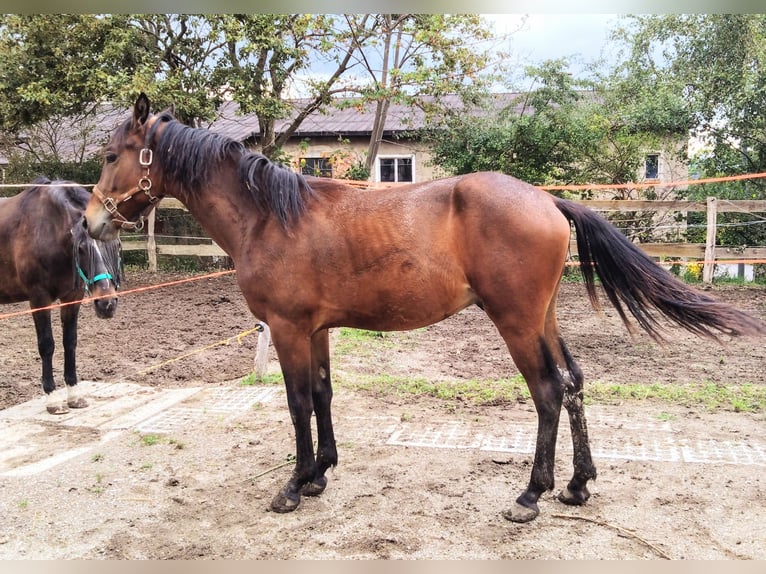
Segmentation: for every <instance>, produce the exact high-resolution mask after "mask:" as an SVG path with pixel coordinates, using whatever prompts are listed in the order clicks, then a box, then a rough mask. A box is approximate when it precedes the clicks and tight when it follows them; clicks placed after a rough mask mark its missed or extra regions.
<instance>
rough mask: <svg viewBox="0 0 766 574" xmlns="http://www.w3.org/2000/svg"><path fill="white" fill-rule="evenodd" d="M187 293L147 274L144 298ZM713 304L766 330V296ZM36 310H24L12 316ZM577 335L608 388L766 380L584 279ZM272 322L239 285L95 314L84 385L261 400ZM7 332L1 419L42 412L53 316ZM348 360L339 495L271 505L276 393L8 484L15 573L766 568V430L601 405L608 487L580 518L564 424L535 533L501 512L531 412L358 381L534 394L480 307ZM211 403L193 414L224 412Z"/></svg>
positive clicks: (281, 457) (333, 489)
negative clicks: (359, 567) (241, 565)
mask: <svg viewBox="0 0 766 574" xmlns="http://www.w3.org/2000/svg"><path fill="white" fill-rule="evenodd" d="M181 278H184V276H183V275H180V274H167V273H163V274H150V273H140V272H133V273H129V274H128V277H127V281H126V285H125V286H124V287H123V288H124V289H126V290H129V289H135V288H138V287H142V286H147V285H155V284H159V283H162V282H165V281H170V280H178V279H181ZM713 294H714V295H715V296H717V297H719V298H721V299H725V300H728V301H731V302H732V303H734V304H735V305H737V306H739V307H740V308H743V309H746V310H748V311H750V312H752V313H753V314H755V315H757V316H760V317H762V318H766V291H764V289H763V288H752V287H751V288H737V287H722V288H714V289H713ZM24 308H25V305H6V306H3V307H0V314H2V313H9V312H13V311H15V310H22V309H24ZM559 321H560V325H561V330H562V334H563V336H564V338H565V340H566V341H567V344H568V346H569V348H570V351H571V352H572V354H573V355H574V357H575V358H576V360H577V361H578V363H579V364H580V366H581V367H582V369H583V371H584V374H585V378H586V393H587V385H588V383H589V382H593V381H600V382H608V383H624V384H627V383H645V384H647V385H650V384H653V383H659V384H668V383H673V384H683V383H698V382H700V381H709V382H711V383H716V384H726V385H740V384H752V385H757V386H760V387H763V386H764V385H766V369H764V367H766V343H765V342H764V341H763V340H753V339H750V340H729V341H726V342H725V344H724V345H719V344H717V343H715V342H711V341H707V340H702V339H699V338H696V337H694V336H692V335H688V334H686V333H684V332H680V331H677V330H671V331H670V336H669V337H670V341H669V342H668V343H667V344H658V343H655V342H654V341H652V340H651V339H650V338H649V337H647V336H645V335H637V336H635V337H633V338H631V336H630V335H629V334H628V333H627V331H626V330H625V329H624V327H623V326H622V324H621V323H620V322H619V320H618V318H617V316H616V313H615V312H613V310H612V309H611V308H605V311H604V312H603V313H601V314H599V313H595V312H594V311H593V310H592V309H591V308H590V305H589V303H588V301H587V297H586V295H585V293H584V288H583V287H582V285H579V284H564V285H563V288H562V292H561V294H560V300H559ZM254 326H255V320H254V319H253V317H252V316H251V315H250V313H249V311H248V310H247V308H246V305H245V303H244V300H243V299H242V297H241V295H240V294H239V291H238V289H237V287H236V283H235V280H234V277H233V275H224V276H220V277H217V278H212V279H202V280H199V281H194V282H190V283H183V284H180V285H174V286H169V287H164V288H161V289H154V290H148V291H144V292H138V293H127V294H125V295H123V297H122V298H121V299H120V303H119V308H118V311H117V315H116V317H115V318H113V319H111V320H100V319H97V318H96V317H95V313H94V312H93V310H92V309H91V308H89V307H85V308H83V309H82V311H81V314H80V329H79V346H78V370H79V375H80V378H81V380H83V381H102V382H106V383H112V382H114V383H116V382H121V383H131V384H137V385H142V386H146V387H150V388H154V389H171V388H185V387H187V388H193V387H201V388H203V389H229V388H241V385H239V379H241V378H242V377H243V376H245V375H246V374H247V373H249V372H250V371H252V369H253V356H254V353H255V349H256V340H257V339H256V336H255V335H254V334H248V335H245V336H243V337H241V338H240V339H237V337H236V336H237V335H238V334H240V333H242V332H245V331H248V330H250V329H252V328H253V327H254ZM54 329H57V330H58V329H59V323H58V322H57V320H55V321H54ZM56 332H59V333H60V331H56ZM0 333H1V335H0V412H1V411H2V410H4V409H9V408H10V407H12V406H14V405H18V404H20V403H23V402H25V401H29V400H36V399H39V400H40V401H41V400H42V399H41V398H40V397H41V395H42V391H41V389H40V386H39V377H40V372H39V370H40V361H39V358H38V356H37V350H36V342H35V336H34V328H33V326H32V321H31V318H30V317H29V316H21V317H14V318H11V319H6V320H2V321H0ZM337 339H338V334H337V333H336V332H333V341H334V342H335V343H337ZM227 340H228V343H226V344H221V343H223V342H224V341H227ZM59 347H60V344H59ZM334 348H335V347H334ZM202 349H204V350H202ZM194 350H202V351H201V352H198V353H194V354H189V353H190V352H191V351H194ZM56 353H57V354H56V359H55V363H54V365H55V369H56V372H57V374H58V376H59V379H60V373H61V360H62V359H61V350H60V348H57V351H56ZM270 353H271V361H270V370H272V371H275V372H276V371H277V370H278V364H277V361H276V356H275V354H274V351H273V349H271V351H270ZM184 355H187V356H184ZM179 357H183V358H180V359H179ZM176 359H178V360H176ZM333 361H334V362H333V373H334V377H335V379H336V392H335V398H334V402H333V407H334V420H335V430H336V438H337V440H338V446H339V457H340V461H339V465H338V467H337V468H335V469H332V470H331V471H330V473H329V475H328V476H329V479H330V482H329V485H328V488H327V490H326V491H325V493H324V494H323V495H322V496H320V497H317V498H304V500H303V502H302V503H301V506H300V508H299V509H298V510H297V511H295V512H293V513H291V514H288V515H281V514H275V513H273V512H270V511H269V509H268V506H269V502H270V500H271V497H272V496H273V495H274V494H275V492H276V491H277V490H278V489H279V487H280V486H281V485H282V484H283V483H284V481H286V480H287V478H288V476H289V473H290V456H291V454H292V453H293V451H294V446H293V435H292V425H291V424H290V418H289V415H288V412H287V407H286V404H285V398H284V393H283V391H282V390H281V388H276V389H275V391H274V392H275V393H276V394H275V397H274V399H273V400H269V401H264V402H262V403H257V404H255V405H254V406H253V407H252V408H250V409H249V410H248V411H247V412H244V413H240V414H238V415H237V416H234V417H222V416H215V415H214V413H210V416H208V417H206V418H203V419H202V421H201V422H198V423H196V424H193V425H192V424H189V425H188V426H186V427H183V428H179V429H177V430H175V431H174V432H172V433H170V434H169V435H164V436H162V437H161V439H160V440H159V441H158V443H157V444H154V445H151V446H149V445H146V444H145V443H143V442H142V441H141V437H140V435H139V433H138V432H131V433H123V434H122V435H120V436H117V437H116V438H114V439H113V440H111V441H110V442H108V443H105V444H104V445H103V447H100V448H99V449H98V450H97V451H96V452H93V451H91V452H89V453H87V454H83V455H82V456H79V457H75V458H73V459H72V460H70V461H69V462H67V463H66V464H60V465H58V466H56V467H54V468H52V469H50V470H48V471H45V472H40V473H38V474H35V475H32V476H26V477H7V476H3V477H0V558H3V559H9V558H21V559H30V558H111V559H137V558H157V559H166V558H175V559H183V558H205V559H211V558H234V559H243V558H253V559H257V558H274V559H290V558H384V559H385V558H447V559H452V558H460V559H464V558H474V559H476V558H508V559H535V558H553V559H565V558H584V559H592V558H596V559H611V558H636V559H657V558H674V559H736V558H741V559H766V479H764V477H763V470H764V466H766V451H765V449H766V432H764V428H766V426H764V422H766V421H765V419H766V416H764V414H763V413H758V414H752V413H737V412H733V411H725V410H719V411H715V412H710V411H708V410H707V409H706V408H705V407H704V406H701V405H684V404H675V405H673V404H667V403H660V402H652V401H645V400H644V401H642V400H638V399H636V400H626V401H610V403H609V404H593V405H589V406H588V407H586V414H588V416H589V423H590V425H589V426H590V432H591V443H592V446H593V447H594V455H595V456H596V460H595V462H596V466H597V468H598V470H599V477H598V479H597V480H596V481H595V482H594V483H593V486H592V488H591V493H592V495H593V496H592V498H591V500H590V501H589V502H588V504H587V505H585V506H584V507H580V508H573V507H567V506H564V505H561V504H560V503H558V502H556V501H555V499H554V497H555V494H556V493H557V492H558V489H559V488H561V487H563V485H565V484H566V481H567V480H568V478H569V476H570V474H571V470H572V467H571V445H570V444H569V436H568V435H569V433H568V430H567V428H566V427H567V424H566V422H565V418H566V417H562V425H561V429H560V434H559V452H558V454H557V468H556V480H557V489H556V491H554V492H552V493H547V494H545V495H544V496H543V497H542V499H541V501H540V508H541V514H540V516H539V517H538V518H537V519H536V520H535V521H534V522H532V523H529V524H526V525H519V524H513V523H510V522H508V521H506V520H505V519H504V518H503V517H502V515H501V512H502V511H503V510H504V509H505V508H507V507H508V506H510V504H511V503H512V501H513V500H514V499H515V497H516V496H518V494H519V493H520V492H521V491H522V490H523V488H524V486H525V485H526V483H527V481H528V480H529V472H530V469H531V461H532V456H531V453H530V452H528V449H527V450H525V449H524V448H521V449H516V450H514V448H505V447H502V445H501V447H498V448H497V449H495V450H493V448H492V444H500V442H497V441H499V440H500V439H499V438H498V437H501V435H502V433H503V432H504V429H517V431H518V433H521V432H522V431H524V432H527V433H528V434H530V433H531V434H530V436H534V430H535V424H536V417H535V413H534V409H533V406H532V404H531V402H529V401H524V400H519V401H516V402H512V403H508V404H499V405H492V406H482V407H478V406H475V405H471V404H467V403H465V402H461V401H456V400H446V401H445V400H440V399H436V398H432V397H426V396H419V397H414V396H412V395H409V396H404V395H389V394H383V395H377V396H374V395H373V394H371V393H369V392H366V391H362V390H357V389H353V388H352V387H351V386H350V385H349V384H345V381H351V380H354V378H355V377H359V376H362V375H369V374H386V373H388V374H392V375H404V376H412V377H421V378H426V379H429V380H432V381H452V380H471V379H498V378H501V377H513V376H514V375H516V374H517V371H516V369H515V367H514V365H513V363H512V361H511V359H510V357H509V355H508V353H507V351H506V349H505V347H504V344H503V342H502V340H501V339H500V338H499V336H498V335H497V333H496V331H495V330H494V328H493V326H492V325H491V323H490V322H489V320H488V319H486V317H485V316H484V315H483V313H482V312H481V311H480V310H479V309H477V308H472V309H467V310H465V311H463V312H462V313H460V314H458V315H457V316H454V317H452V318H450V319H447V320H445V321H443V322H441V323H439V324H437V325H434V326H431V327H428V328H426V329H420V330H417V331H412V332H407V333H397V334H391V335H390V336H387V337H385V338H384V339H383V340H382V341H381V343H379V344H378V343H374V342H373V343H370V344H369V345H366V346H365V345H363V346H362V348H361V349H357V350H355V351H353V352H348V351H345V352H342V353H341V352H338V351H334V354H333ZM205 396H207V395H204V394H198V395H194V396H192V397H191V398H190V399H189V401H188V403H189V404H190V405H192V406H196V407H199V408H200V409H201V410H203V411H204V409H205V408H206V403H205V399H204V397H205ZM42 404H43V403H42V402H40V405H41V406H42ZM67 416H69V415H67ZM71 416H77V414H76V413H75V414H73V415H71ZM59 420H60V419H56V418H51V419H50V420H48V421H43V422H40V423H39V424H40V425H41V428H43V430H44V432H46V433H48V434H49V436H50V440H51V441H52V442H56V441H58V442H62V441H66V440H70V439H72V438H74V437H73V436H68V435H67V433H74V432H78V433H85V432H89V433H91V434H92V435H93V436H92V437H90V438H94V439H96V440H97V439H99V436H98V433H99V432H100V431H98V430H97V429H96V430H93V429H91V430H83V429H78V430H77V431H75V430H73V427H67V426H64V425H62V424H61V423H60V422H59ZM2 428H3V427H2V426H0V429H2ZM519 429H521V430H519ZM509 432H510V431H509ZM408 433H409V434H408ZM418 433H419V434H418ZM416 435H417V436H416ZM519 436H521V435H519ZM524 436H526V435H524ZM413 437H414V438H413ZM101 438H103V437H101ZM493 440H495V442H494V443H493V442H492V441H493ZM503 440H504V439H503ZM525 440H526V439H525ZM3 442H5V441H3ZM502 444H503V445H504V444H506V443H502ZM487 445H490V446H489V447H487ZM626 445H627V446H626ZM6 447H10V445H6V444H4V445H3V448H6ZM628 447H630V448H628ZM634 447H635V448H634ZM621 448H622V449H623V450H620V449H621ZM651 448H654V449H655V450H653V451H651V452H649V450H647V449H651ZM610 449H611V450H610ZM642 449H643V450H642ZM663 449H664V450H663ZM706 449H707V450H706ZM618 451H619V452H618ZM628 451H630V453H632V454H625V453H626V452H628ZM703 451H704V452H703ZM713 451H715V452H713ZM610 452H611V453H612V454H610ZM620 452H621V453H622V454H620ZM642 452H643V453H644V454H643V455H641V453H642ZM654 452H667V453H669V454H668V456H667V457H664V455H662V456H655V455H654V454H652V453H654ZM598 453H600V454H598ZM615 453H617V454H615ZM636 453H638V454H636ZM647 453H649V454H647ZM679 453H680V454H679ZM690 453H691V454H690ZM701 453H702V454H701ZM663 457H664V458H663Z"/></svg>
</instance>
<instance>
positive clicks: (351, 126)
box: [210, 93, 520, 141]
mask: <svg viewBox="0 0 766 574" xmlns="http://www.w3.org/2000/svg"><path fill="white" fill-rule="evenodd" d="M519 96H520V94H518V93H504V94H493V100H494V104H495V107H502V106H507V105H510V104H511V103H513V102H514V101H516V100H518V99H519ZM443 100H444V101H445V102H446V103H447V104H448V105H449V106H450V107H452V108H458V107H461V106H462V105H463V104H462V102H461V100H460V98H459V97H458V96H446V97H445V98H443ZM346 102H347V103H346V105H343V106H339V105H333V106H328V107H327V108H326V109H323V110H321V111H318V112H314V113H312V114H310V115H309V116H308V117H306V118H305V119H304V120H303V121H302V122H301V125H300V126H299V127H298V129H297V130H296V131H295V134H294V137H317V136H340V135H343V136H368V135H370V134H371V133H372V127H373V124H374V122H375V102H366V103H362V102H361V101H359V100H357V103H354V101H353V100H347V101H346ZM291 103H292V105H293V112H292V113H291V114H290V115H289V116H288V117H287V118H285V119H283V120H277V121H276V125H275V126H274V128H275V130H276V131H277V133H280V132H283V131H284V130H285V129H286V128H287V126H288V125H289V124H290V122H292V121H293V119H294V118H295V117H296V116H297V115H298V113H300V111H301V110H302V109H303V108H304V107H305V106H306V105H307V104H308V103H309V100H293V101H292V102H291ZM425 127H427V123H426V114H425V112H424V111H423V110H422V109H421V108H420V107H417V106H408V105H404V104H398V103H392V104H391V106H390V107H389V110H388V116H387V118H386V127H385V130H384V133H385V134H387V135H391V134H394V133H402V132H407V131H411V130H414V129H422V128H425ZM210 130H212V131H214V132H216V133H219V134H221V135H225V136H227V137H230V138H232V139H235V140H238V141H245V140H246V139H249V138H257V136H258V135H260V126H259V124H258V118H257V117H256V116H255V115H254V114H249V115H241V114H240V113H239V106H238V105H237V104H236V103H235V102H227V103H225V104H224V105H223V106H222V107H221V109H220V110H219V117H218V119H216V120H215V121H214V122H213V123H212V124H210Z"/></svg>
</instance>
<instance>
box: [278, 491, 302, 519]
mask: <svg viewBox="0 0 766 574" xmlns="http://www.w3.org/2000/svg"><path fill="white" fill-rule="evenodd" d="M300 503H301V497H300V495H297V496H296V497H295V498H293V497H290V496H287V494H286V493H285V491H284V490H281V491H280V492H279V494H277V495H276V496H275V497H274V500H272V501H271V510H273V511H274V512H279V513H281V514H284V513H285V512H292V511H293V510H295V509H296V508H298V505H299V504H300Z"/></svg>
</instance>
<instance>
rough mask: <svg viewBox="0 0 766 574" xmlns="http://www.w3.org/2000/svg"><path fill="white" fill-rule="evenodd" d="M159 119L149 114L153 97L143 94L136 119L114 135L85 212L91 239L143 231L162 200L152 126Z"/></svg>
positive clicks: (134, 111) (137, 106) (136, 109)
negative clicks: (152, 146) (156, 205)
mask: <svg viewBox="0 0 766 574" xmlns="http://www.w3.org/2000/svg"><path fill="white" fill-rule="evenodd" d="M156 120H157V117H156V116H154V115H152V114H150V113H149V98H147V97H146V95H145V94H143V93H142V94H141V95H140V96H139V97H138V99H137V100H136V103H135V106H134V108H133V117H132V118H130V119H128V120H127V121H125V122H124V123H123V124H122V126H120V127H118V128H117V129H116V130H115V132H114V133H113V134H112V137H111V139H110V140H109V143H108V144H107V146H106V148H105V149H104V160H103V165H102V167H101V177H100V178H99V180H98V183H97V184H96V185H95V186H94V188H93V195H92V197H91V199H90V202H89V203H88V206H87V208H86V210H85V220H86V226H87V229H88V233H90V235H91V237H93V238H95V239H100V240H102V241H109V240H113V239H115V238H116V237H117V236H118V234H119V231H120V229H126V230H129V231H138V230H140V229H142V228H143V225H144V218H145V217H146V215H147V214H148V213H149V212H150V211H151V210H152V208H153V207H154V206H155V204H156V203H157V202H158V201H159V200H160V199H161V197H162V195H161V194H160V193H159V191H158V185H157V184H158V182H159V180H160V174H159V173H158V171H157V168H156V166H153V165H152V162H153V155H154V152H153V151H152V148H151V144H152V141H151V140H152V139H153V136H154V131H155V130H154V129H152V126H153V124H154V123H155V122H156Z"/></svg>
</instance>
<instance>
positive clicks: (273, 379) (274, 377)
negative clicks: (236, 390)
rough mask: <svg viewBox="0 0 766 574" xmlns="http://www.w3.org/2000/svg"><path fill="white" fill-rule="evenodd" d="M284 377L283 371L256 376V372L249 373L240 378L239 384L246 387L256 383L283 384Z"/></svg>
mask: <svg viewBox="0 0 766 574" xmlns="http://www.w3.org/2000/svg"><path fill="white" fill-rule="evenodd" d="M283 383H284V379H283V378H282V373H267V374H265V375H263V376H261V377H259V376H256V374H255V373H248V374H247V375H245V376H244V377H242V378H241V379H240V380H239V384H240V385H242V386H244V387H249V386H255V385H282V384H283Z"/></svg>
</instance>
